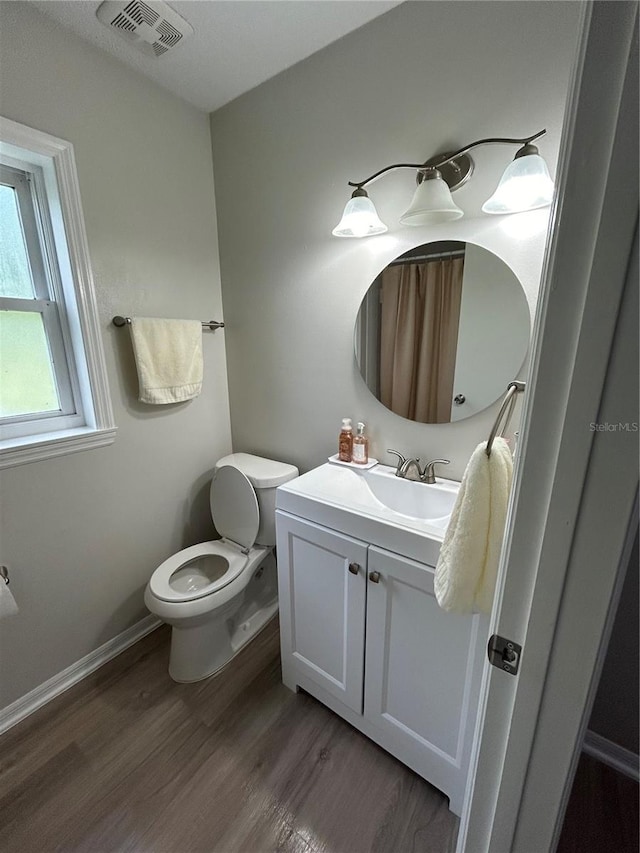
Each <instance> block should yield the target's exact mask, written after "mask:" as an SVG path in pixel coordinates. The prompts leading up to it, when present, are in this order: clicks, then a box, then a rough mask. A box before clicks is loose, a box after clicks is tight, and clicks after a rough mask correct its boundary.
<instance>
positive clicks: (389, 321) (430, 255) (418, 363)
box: [355, 241, 531, 424]
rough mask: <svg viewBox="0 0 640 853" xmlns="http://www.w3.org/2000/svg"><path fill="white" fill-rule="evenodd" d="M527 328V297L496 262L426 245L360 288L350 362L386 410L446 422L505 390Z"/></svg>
mask: <svg viewBox="0 0 640 853" xmlns="http://www.w3.org/2000/svg"><path fill="white" fill-rule="evenodd" d="M530 332H531V317H530V312H529V306H528V304H527V298H526V296H525V293H524V290H523V289H522V285H521V284H520V282H519V281H518V279H517V278H516V276H515V275H514V273H513V272H512V270H511V269H510V268H509V267H508V266H507V265H506V264H505V263H504V261H502V260H501V259H500V258H498V257H497V256H496V255H494V254H493V253H492V252H489V251H488V250H487V249H483V248H481V247H480V246H476V245H475V244H474V243H463V242H458V241H441V242H437V243H426V244H424V245H422V246H418V247H417V248H415V249H411V250H410V251H409V252H405V254H404V255H400V256H399V257H397V258H396V259H395V260H393V261H391V263H390V264H389V265H388V266H387V267H385V269H384V270H382V272H381V273H380V275H379V276H378V277H377V278H376V279H375V281H374V282H373V284H372V285H371V287H370V288H369V290H368V291H367V293H366V294H365V297H364V299H363V300H362V304H361V305H360V310H359V312H358V318H357V320H356V331H355V350H356V361H357V363H358V367H359V368H360V373H361V375H362V378H363V379H364V381H365V383H366V384H367V387H368V388H369V390H370V391H371V392H372V394H374V395H375V397H376V398H377V399H378V400H380V402H381V403H382V404H383V405H384V406H386V407H387V408H388V409H390V410H391V411H392V412H395V413H396V414H398V415H401V416H402V417H403V418H408V419H409V420H412V421H418V422H419V423H424V424H443V423H450V422H452V421H459V420H462V419H463V418H468V417H471V415H475V414H476V413H477V412H480V411H482V410H483V409H486V408H487V406H490V405H491V404H492V403H494V402H495V401H496V400H497V399H499V398H500V397H501V396H502V395H503V394H504V393H505V391H506V388H507V384H508V383H509V382H510V381H511V380H512V379H514V378H515V377H516V376H517V375H518V372H519V371H520V368H521V367H522V364H523V362H524V360H525V357H526V355H527V350H528V348H529V336H530Z"/></svg>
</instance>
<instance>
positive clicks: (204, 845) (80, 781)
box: [0, 620, 458, 853]
mask: <svg viewBox="0 0 640 853" xmlns="http://www.w3.org/2000/svg"><path fill="white" fill-rule="evenodd" d="M277 630H278V629H277V622H276V621H275V620H274V621H273V622H272V623H271V624H270V625H269V626H268V627H267V628H266V629H265V630H264V631H263V632H262V633H261V634H260V635H259V636H258V637H257V638H256V639H255V640H254V641H253V642H252V643H250V644H249V646H248V647H247V648H246V649H245V650H243V652H241V654H240V655H239V656H238V657H237V658H236V659H235V660H234V661H232V663H231V664H230V665H229V666H228V667H227V668H226V670H225V671H223V673H222V674H221V675H219V676H218V677H216V678H210V679H207V680H206V681H201V682H198V683H197V684H182V685H181V684H175V683H174V682H172V681H171V680H170V678H169V676H168V674H167V660H168V653H169V651H168V650H169V629H168V628H166V627H162V628H160V629H158V630H157V631H154V632H153V633H152V634H150V635H149V636H147V637H145V638H144V639H143V640H141V641H140V642H139V643H136V645H135V646H132V647H131V648H130V649H128V650H127V651H125V652H123V653H122V654H121V655H120V656H119V657H117V658H116V659H114V660H113V661H110V662H109V663H108V664H106V665H105V666H104V667H102V668H101V669H100V670H98V671H97V672H96V673H94V674H93V675H91V676H90V677H89V678H87V679H85V680H84V681H83V682H81V683H80V684H78V685H76V686H75V687H73V688H72V689H71V690H69V691H67V692H66V693H64V694H63V695H62V696H59V697H58V698H57V699H55V700H54V701H53V702H50V703H49V704H48V705H46V706H45V707H44V708H41V709H40V710H39V711H38V712H36V713H35V714H33V715H32V716H31V717H29V718H28V719H26V720H24V721H23V722H22V723H20V724H19V725H17V726H15V727H14V728H13V729H11V730H10V731H9V732H7V734H5V735H4V736H3V737H2V739H0V849H1V850H2V851H3V853H50V851H63V853H71V852H72V851H78V853H85V851H86V853H89V851H99V853H103V851H105V853H106V851H114V853H115V851H117V853H120V851H123V853H124V851H135V852H136V853H189V851H202V852H203V853H205V851H206V853H236V851H243V853H267V851H278V853H361V851H362V853H365V851H367V852H368V851H371V853H374V851H375V853H412V851H416V853H417V851H421V853H449V851H453V850H454V849H455V839H456V833H457V828H458V821H457V818H455V817H454V816H453V815H452V814H451V813H450V812H449V810H448V807H447V800H446V798H445V797H444V796H443V795H442V794H441V793H440V792H439V791H437V790H436V789H435V788H433V787H432V786H431V785H429V784H427V783H426V782H425V781H423V780H422V779H420V778H419V777H418V776H416V775H415V774H414V773H413V772H412V771H410V770H409V769H407V768H406V767H405V766H404V765H402V764H400V762H398V761H396V760H395V759H394V758H393V757H392V756H390V755H388V754H387V753H386V752H384V751H383V750H382V749H380V748H379V747H377V746H376V745H375V744H374V743H372V742H371V741H370V740H368V739H367V738H366V737H364V736H363V735H361V734H360V733H359V732H357V731H356V730H355V729H353V728H351V726H349V725H348V724H347V723H345V722H344V721H343V720H341V719H340V718H339V717H337V716H336V715H335V714H333V713H332V712H330V711H329V710H327V709H326V708H325V707H324V706H323V705H321V704H320V703H319V702H316V701H315V700H314V699H313V698H311V697H310V696H308V695H306V694H303V693H299V694H294V693H291V692H290V691H289V690H287V689H286V688H285V687H284V686H283V685H282V684H281V682H280V667H279V649H278V633H277Z"/></svg>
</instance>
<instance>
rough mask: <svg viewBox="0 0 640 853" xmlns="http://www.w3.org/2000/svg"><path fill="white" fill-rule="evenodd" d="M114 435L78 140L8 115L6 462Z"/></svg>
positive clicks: (2, 453) (2, 405)
mask: <svg viewBox="0 0 640 853" xmlns="http://www.w3.org/2000/svg"><path fill="white" fill-rule="evenodd" d="M114 437H115V425H114V422H113V414H112V410H111V403H110V398H109V393H108V386H107V383H106V371H105V365H104V355H103V352H102V345H101V340H100V334H99V327H98V323H97V312H96V306H95V295H94V292H93V283H92V279H91V269H90V266H89V256H88V248H87V242H86V236H85V232H84V222H83V219H82V211H81V207H80V196H79V192H78V186H77V177H76V171H75V163H74V160H73V149H72V146H71V145H70V144H69V143H67V142H64V141H63V140H60V139H56V138H54V137H51V136H49V135H48V134H43V133H40V132H39V131H35V130H32V129H31V128H28V127H25V126H23V125H19V124H17V123H15V122H11V121H9V120H7V119H0V466H1V467H6V466H8V465H16V464H21V463H23V462H32V461H35V460H37V459H42V458H47V457H49V456H57V455H60V454H61V453H69V452H74V451H76V450H84V449H87V448H89V447H95V446H102V445H104V444H108V443H111V442H112V441H113V440H114Z"/></svg>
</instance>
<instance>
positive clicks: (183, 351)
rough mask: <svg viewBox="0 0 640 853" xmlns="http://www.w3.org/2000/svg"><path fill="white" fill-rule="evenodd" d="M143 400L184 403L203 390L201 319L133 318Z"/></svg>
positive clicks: (153, 402)
mask: <svg viewBox="0 0 640 853" xmlns="http://www.w3.org/2000/svg"><path fill="white" fill-rule="evenodd" d="M131 340H132V342H133V352H134V354H135V358H136V367H137V368H138V382H139V386H140V391H139V395H138V399H139V400H140V402H141V403H152V404H157V403H180V402H182V401H183V400H192V399H193V398H194V397H197V396H198V394H199V393H200V391H201V390H202V323H200V321H199V320H159V319H155V318H151V317H133V318H132V319H131Z"/></svg>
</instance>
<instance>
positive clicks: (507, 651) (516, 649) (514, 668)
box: [487, 634, 522, 675]
mask: <svg viewBox="0 0 640 853" xmlns="http://www.w3.org/2000/svg"><path fill="white" fill-rule="evenodd" d="M487 654H488V656H489V663H492V664H493V665H494V666H497V667H498V669H502V670H504V672H508V673H509V675H516V674H517V672H518V667H519V666H520V658H521V656H522V646H519V645H518V644H517V643H514V642H513V640H507V639H506V638H505V637H499V636H498V634H494V635H493V636H492V637H491V639H490V640H489V645H488V647H487Z"/></svg>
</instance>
